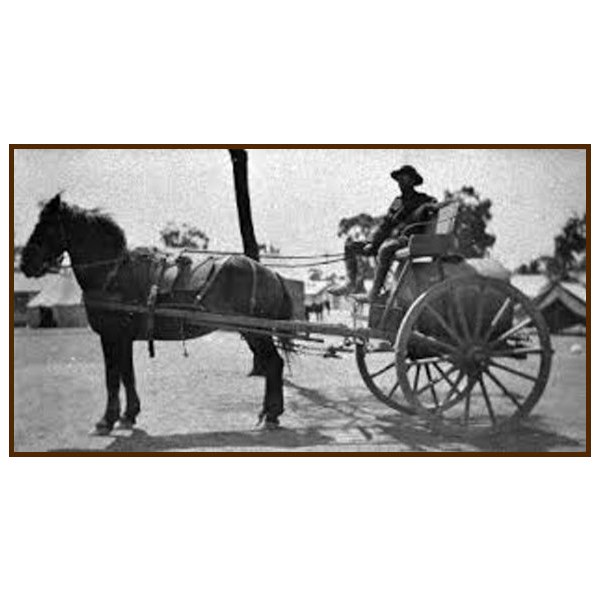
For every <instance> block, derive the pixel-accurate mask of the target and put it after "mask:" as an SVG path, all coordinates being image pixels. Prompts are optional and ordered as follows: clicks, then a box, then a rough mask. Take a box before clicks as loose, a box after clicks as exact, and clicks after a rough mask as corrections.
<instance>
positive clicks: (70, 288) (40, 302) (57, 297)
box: [27, 269, 82, 308]
mask: <svg viewBox="0 0 600 600" xmlns="http://www.w3.org/2000/svg"><path fill="white" fill-rule="evenodd" d="M80 304H82V292H81V288H80V287H79V284H78V283H77V280H76V279H75V275H74V274H73V271H72V270H71V269H63V270H61V272H60V274H59V275H56V276H55V277H54V279H52V280H50V281H48V282H46V283H45V285H44V287H43V289H42V291H41V292H40V293H39V294H38V295H37V296H35V298H33V299H32V300H30V301H29V303H28V304H27V307H28V308H36V307H39V306H78V305H80Z"/></svg>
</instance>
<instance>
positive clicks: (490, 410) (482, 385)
mask: <svg viewBox="0 0 600 600" xmlns="http://www.w3.org/2000/svg"><path fill="white" fill-rule="evenodd" d="M479 387H480V388H481V391H482V392H483V399H484V400H485V406H486V407H487V411H488V414H489V415H490V420H491V421H492V424H493V425H496V414H495V413H494V409H493V408H492V403H491V401H490V397H489V395H488V391H487V388H486V387H485V382H484V381H483V376H482V375H479Z"/></svg>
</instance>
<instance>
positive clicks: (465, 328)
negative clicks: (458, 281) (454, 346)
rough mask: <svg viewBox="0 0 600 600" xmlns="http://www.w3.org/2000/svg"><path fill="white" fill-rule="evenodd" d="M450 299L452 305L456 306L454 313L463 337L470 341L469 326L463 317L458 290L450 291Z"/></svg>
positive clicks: (463, 312) (462, 307)
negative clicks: (451, 298)
mask: <svg viewBox="0 0 600 600" xmlns="http://www.w3.org/2000/svg"><path fill="white" fill-rule="evenodd" d="M452 297H453V298H454V304H455V306H456V313H457V314H458V320H459V322H460V327H461V329H462V331H463V335H464V337H465V338H466V339H467V340H469V341H470V340H471V339H472V338H471V332H470V331H469V324H468V323H467V317H466V316H465V311H464V306H463V304H462V302H461V301H460V297H459V294H458V288H454V290H453V291H452Z"/></svg>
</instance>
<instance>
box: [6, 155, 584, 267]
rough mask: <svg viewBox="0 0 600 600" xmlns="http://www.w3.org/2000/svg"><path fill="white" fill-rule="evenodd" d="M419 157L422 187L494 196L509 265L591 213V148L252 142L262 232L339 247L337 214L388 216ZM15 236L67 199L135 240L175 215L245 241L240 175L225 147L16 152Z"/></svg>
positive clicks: (228, 246)
mask: <svg viewBox="0 0 600 600" xmlns="http://www.w3.org/2000/svg"><path fill="white" fill-rule="evenodd" d="M404 164H412V165H413V166H415V167H416V168H417V170H418V171H419V172H420V173H421V174H422V176H423V178H424V179H425V184H424V185H423V186H422V188H421V190H422V191H424V192H426V193H428V194H430V195H432V196H434V197H436V198H438V199H442V198H443V195H444V191H445V190H457V189H459V188H461V187H462V186H464V185H469V186H473V187H475V189H476V190H477V191H478V192H479V193H480V194H481V195H482V196H483V197H485V198H490V199H491V200H492V202H493V206H492V212H493V220H492V222H491V224H490V227H489V230H490V231H491V232H492V233H494V234H495V235H496V236H497V241H496V245H495V247H494V248H493V251H492V255H493V256H494V257H496V258H498V259H499V260H500V261H501V262H503V263H504V264H505V266H507V267H508V268H515V267H517V266H518V265H519V264H521V263H523V262H525V261H529V260H531V259H533V258H535V257H537V256H539V255H540V254H551V253H552V252H553V238H554V236H555V235H556V234H557V233H558V232H559V231H560V229H561V227H562V225H563V224H564V222H565V221H566V219H567V218H568V217H569V216H571V215H573V214H583V212H584V211H585V202H586V165H585V151H583V150H249V172H250V190H251V198H252V208H253V214H254V224H255V229H256V234H257V238H258V240H259V242H270V243H272V244H274V245H275V246H277V247H278V248H281V250H282V253H283V254H321V253H336V252H340V251H341V249H342V246H343V241H342V240H340V239H339V238H338V237H337V226H338V222H339V221H340V219H342V218H344V217H348V216H351V215H354V214H357V213H359V212H368V213H371V214H374V215H378V214H383V213H384V212H385V211H386V210H387V208H388V207H389V205H390V203H391V202H392V200H393V199H394V197H395V196H396V195H397V193H398V188H397V186H396V184H395V182H394V181H393V180H392V179H391V178H390V172H391V171H392V170H394V169H396V168H399V167H400V166H402V165H404ZM14 169H15V172H14V184H15V186H14V203H15V211H14V215H15V216H14V226H15V243H24V242H25V241H26V240H27V237H28V236H29V234H30V233H31V231H32V229H33V227H34V226H35V223H36V221H37V216H38V213H39V208H38V203H39V202H40V201H43V200H47V199H50V198H51V197H52V196H53V195H54V194H56V193H57V192H58V191H61V190H64V194H63V199H64V200H65V201H67V202H71V203H75V204H78V205H80V206H83V207H88V208H94V207H98V208H101V209H104V210H106V211H107V212H109V213H110V214H112V215H113V217H114V218H115V219H116V221H117V222H118V223H119V224H120V225H121V226H122V227H123V229H124V230H125V232H126V234H127V238H128V242H129V244H130V246H138V245H145V246H148V245H159V243H160V237H159V231H160V229H161V228H162V227H163V226H164V225H165V224H166V223H167V222H169V221H174V222H176V223H183V222H188V223H190V224H194V225H196V226H199V227H200V228H201V229H203V230H204V231H205V232H206V233H207V234H208V235H209V237H210V238H211V244H210V248H211V249H212V250H225V251H227V250H231V251H239V250H241V239H240V234H239V229H238V224H237V212H236V205H235V195H234V189H233V177H232V171H231V163H230V159H229V154H228V152H226V151H225V150H16V151H15V162H14Z"/></svg>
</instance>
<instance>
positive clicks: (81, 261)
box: [21, 194, 292, 435]
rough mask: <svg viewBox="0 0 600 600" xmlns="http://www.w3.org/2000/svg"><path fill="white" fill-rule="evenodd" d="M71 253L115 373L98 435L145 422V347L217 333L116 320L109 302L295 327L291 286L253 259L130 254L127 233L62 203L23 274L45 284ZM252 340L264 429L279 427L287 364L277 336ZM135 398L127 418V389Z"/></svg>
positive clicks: (168, 322) (55, 202) (44, 221)
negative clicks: (140, 346) (140, 345)
mask: <svg viewBox="0 0 600 600" xmlns="http://www.w3.org/2000/svg"><path fill="white" fill-rule="evenodd" d="M64 252H67V253H68V254H69V256H70V259H71V265H72V268H73V270H74V272H75V276H76V278H77V281H78V282H79V285H80V286H81V288H82V290H83V293H84V296H83V297H84V303H85V307H86V311H87V315H88V320H89V323H90V325H91V327H92V329H93V330H94V331H95V332H96V333H97V334H98V335H99V336H100V339H101V342H102V351H103V353H104V362H105V367H106V387H107V391H108V403H107V407H106V413H105V414H104V416H103V417H102V419H101V420H100V421H99V422H98V423H97V424H96V426H95V430H94V431H95V433H96V434H98V435H107V434H108V433H110V432H111V431H112V429H113V427H114V426H115V424H116V423H117V422H118V425H119V427H122V428H132V427H133V425H134V424H135V422H136V418H137V416H138V414H139V412H140V400H139V397H138V395H137V392H136V389H135V376H134V368H133V342H134V341H135V340H154V339H157V340H182V339H183V340H185V339H191V338H198V337H201V336H203V335H207V334H208V333H211V331H214V329H215V327H214V326H213V327H209V326H204V325H202V326H199V325H194V324H191V323H189V322H186V321H185V320H183V319H174V318H165V317H161V316H160V315H156V318H154V315H153V314H152V310H150V312H149V313H140V312H133V313H129V312H124V311H114V310H108V309H107V307H106V304H104V305H103V304H102V303H106V302H117V303H124V304H128V305H133V304H136V305H142V306H148V307H152V306H159V307H160V306H169V307H172V306H175V307H182V306H183V307H190V308H192V307H194V308H197V309H199V310H203V311H206V312H213V313H218V314H223V315H251V316H256V317H264V318H270V319H282V320H287V319H290V318H291V316H292V303H291V299H290V296H289V294H288V292H287V290H286V287H285V284H284V282H283V280H282V279H281V278H280V277H279V276H278V275H277V274H275V273H274V272H272V271H270V270H269V269H267V268H265V267H263V266H261V265H260V264H258V263H256V262H254V261H252V260H251V259H249V258H246V257H245V256H231V257H224V258H219V259H215V258H212V257H206V256H202V257H199V258H198V257H196V256H193V257H190V256H189V255H181V256H180V257H179V258H178V259H174V258H173V257H172V256H170V255H168V254H165V253H162V252H160V251H158V250H156V249H136V250H128V248H127V242H126V238H125V234H124V233H123V230H122V229H121V228H120V227H119V226H118V225H117V224H116V223H115V222H114V221H113V220H112V219H111V218H110V217H108V216H106V215H105V214H103V213H101V212H99V211H97V210H85V209H82V208H79V207H76V206H72V205H69V204H66V203H65V202H63V201H62V200H61V197H60V194H59V195H57V196H56V197H54V198H53V199H52V200H50V201H49V202H47V203H46V204H45V206H44V207H43V209H42V211H41V213H40V217H39V221H38V223H37V225H36V227H35V229H34V231H33V233H32V234H31V237H30V238H29V241H28V242H27V245H26V246H25V249H24V250H23V254H22V261H21V268H22V271H23V273H24V274H25V275H26V276H27V277H40V276H42V275H43V274H45V273H46V272H47V271H48V269H49V268H50V267H51V266H52V265H53V264H56V262H57V260H58V259H59V258H60V256H62V254H63V253H64ZM244 339H245V340H246V342H247V343H248V345H249V347H250V349H251V350H252V352H253V353H254V355H255V357H256V358H257V360H258V361H259V363H260V364H261V365H262V366H263V370H264V373H265V378H266V389H265V396H264V404H263V409H262V412H261V413H260V419H261V420H262V419H266V424H267V427H276V426H277V425H278V423H279V416H280V415H281V414H282V413H283V360H282V358H281V356H280V355H279V353H278V351H277V348H276V346H275V343H274V341H273V339H272V337H270V336H269V335H265V334H262V333H261V332H254V333H245V334H244ZM121 383H123V386H124V388H125V393H126V396H127V403H126V408H125V411H124V412H123V414H121V409H120V401H119V388H120V384H121Z"/></svg>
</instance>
